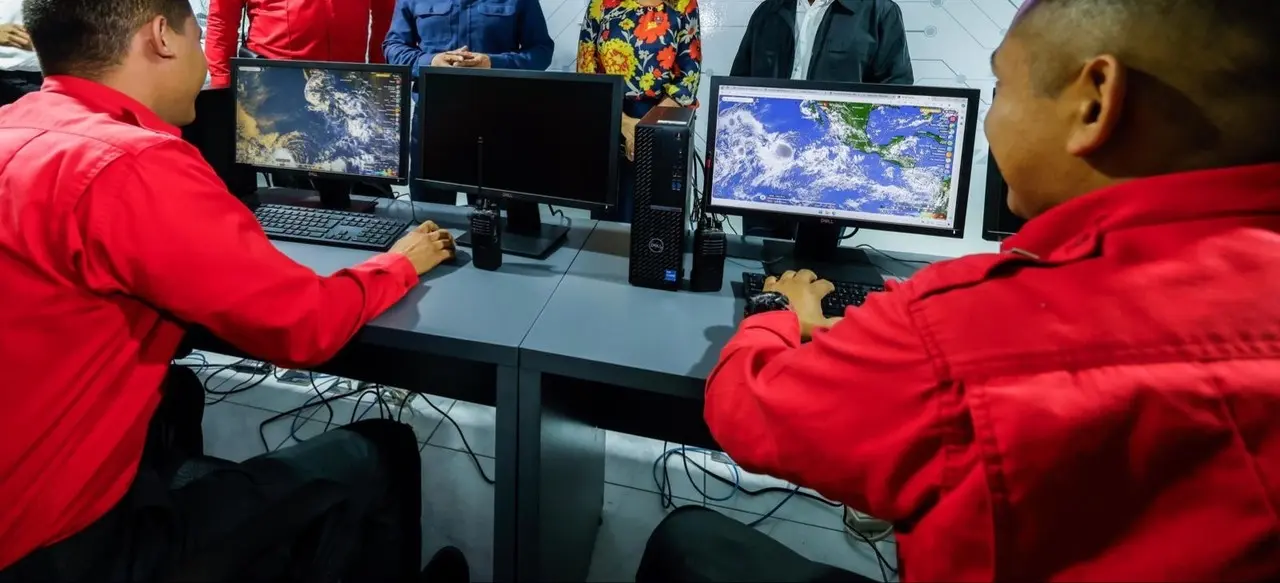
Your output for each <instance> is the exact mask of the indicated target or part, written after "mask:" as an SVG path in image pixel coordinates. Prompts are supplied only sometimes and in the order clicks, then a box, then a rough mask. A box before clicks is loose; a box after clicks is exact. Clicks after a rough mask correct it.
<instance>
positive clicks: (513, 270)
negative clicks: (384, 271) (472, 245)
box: [276, 204, 594, 367]
mask: <svg viewBox="0 0 1280 583" xmlns="http://www.w3.org/2000/svg"><path fill="white" fill-rule="evenodd" d="M407 206H408V205H407V204H397V205H395V206H393V207H392V209H391V210H390V211H387V212H384V213H383V214H396V215H399V216H403V218H406V219H407V218H408V217H407V216H404V215H405V213H404V212H403V211H401V209H402V208H407ZM468 210H469V209H467V208H465V207H449V206H443V205H426V204H419V205H418V213H417V214H418V219H419V220H427V219H430V220H432V221H435V222H436V224H439V225H440V226H441V227H444V228H448V229H450V230H451V231H453V232H454V234H455V235H456V234H460V233H461V232H463V231H464V230H465V229H466V226H465V225H466V224H467V212H468ZM396 211H401V212H396ZM593 227H594V221H580V224H575V225H574V227H573V229H571V230H570V232H569V237H568V241H567V242H566V243H565V244H564V245H563V246H562V247H561V248H560V249H558V250H557V251H556V252H554V253H552V254H551V256H549V257H548V258H547V259H545V260H536V259H530V258H526V257H515V256H511V255H508V256H506V257H504V258H503V264H502V269H501V270H500V271H496V272H495V271H483V270H480V269H475V268H474V267H472V266H471V255H470V253H471V252H470V249H468V248H466V247H462V248H459V250H458V259H457V260H456V261H455V262H453V263H452V264H445V265H441V266H440V267H437V268H436V269H434V270H432V271H431V273H429V274H427V275H426V276H424V277H423V278H422V280H421V282H420V283H419V284H418V286H417V287H416V288H414V289H413V290H412V291H410V292H409V294H408V296H406V297H405V299H403V300H401V301H399V302H397V303H396V304H395V305H394V306H392V307H391V308H390V309H389V310H387V311H386V312H385V313H383V314H382V315H381V316H379V317H378V318H376V319H374V321H373V322H370V323H369V325H368V326H366V327H365V329H364V330H361V332H360V334H359V336H357V338H356V341H357V342H360V343H368V344H373V345H378V346H386V347H390V348H398V349H404V350H410V351H413V352H419V353H427V354H438V355H442V356H448V357H452V358H460V359H465V360H469V361H478V362H487V363H492V364H498V365H504V366H512V367H514V366H516V364H517V356H518V349H519V347H520V342H521V340H523V339H524V337H525V334H526V333H527V332H528V331H529V328H530V327H531V326H532V325H533V323H534V321H535V320H537V318H538V314H539V313H540V312H541V311H542V308H543V307H544V306H545V305H546V304H547V301H548V300H549V299H550V298H551V294H552V292H554V291H555V289H556V286H557V285H559V283H560V280H561V278H562V277H563V276H564V274H565V272H566V271H567V270H568V269H569V266H570V265H571V264H572V263H573V260H574V257H575V256H576V255H577V253H578V250H579V249H580V248H581V247H582V245H583V243H584V242H585V241H586V240H587V237H588V235H589V234H590V233H591V229H592V228H593ZM276 247H277V248H279V249H280V250H282V251H284V252H285V254H287V255H288V256H289V257H291V258H292V259H294V260H295V261H297V262H299V263H301V264H303V265H306V266H307V267H310V268H311V269H313V270H315V271H316V273H325V274H327V273H333V272H335V271H337V270H339V269H342V268H344V267H349V266H351V265H355V264H357V263H359V262H360V261H363V260H364V259H367V258H369V257H371V256H373V255H374V254H373V253H371V252H367V251H357V250H351V249H342V248H336V247H325V246H320V245H307V244H301V243H286V242H277V243H276Z"/></svg>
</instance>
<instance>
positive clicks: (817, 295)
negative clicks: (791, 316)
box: [764, 269, 839, 340]
mask: <svg viewBox="0 0 1280 583" xmlns="http://www.w3.org/2000/svg"><path fill="white" fill-rule="evenodd" d="M835 289H836V286H834V285H832V284H831V282H829V281H827V280H825V279H818V275H817V274H815V273H814V272H812V271H809V270H808V269H801V270H800V271H788V272H786V273H783V274H782V276H781V277H770V278H768V279H766V280H764V291H767V292H777V293H780V294H782V295H784V296H786V298H787V301H788V302H789V303H790V305H791V310H792V311H794V312H795V313H796V316H798V317H799V318H800V337H801V338H803V339H805V340H808V339H809V338H810V337H812V336H813V331H814V330H817V329H819V328H830V327H831V326H832V325H833V324H835V323H836V322H837V321H839V319H838V318H827V317H826V316H823V315H822V298H825V297H827V294H829V293H831V292H833V291H835Z"/></svg>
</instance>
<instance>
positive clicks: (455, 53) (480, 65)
mask: <svg viewBox="0 0 1280 583" xmlns="http://www.w3.org/2000/svg"><path fill="white" fill-rule="evenodd" d="M431 66H432V67H469V68H473V69H488V68H489V67H492V66H493V62H492V61H490V60H489V55H486V54H484V53H473V52H471V51H470V50H468V49H467V47H462V48H460V49H454V50H452V51H445V52H443V53H439V54H437V55H436V56H434V57H432V58H431Z"/></svg>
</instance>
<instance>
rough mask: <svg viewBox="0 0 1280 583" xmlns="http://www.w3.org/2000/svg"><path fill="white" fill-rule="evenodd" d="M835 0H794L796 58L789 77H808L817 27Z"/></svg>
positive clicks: (801, 78)
mask: <svg viewBox="0 0 1280 583" xmlns="http://www.w3.org/2000/svg"><path fill="white" fill-rule="evenodd" d="M834 1H835V0H813V4H812V5H810V4H809V0H796V55H795V56H796V58H795V64H793V65H792V66H791V78H792V79H799V80H804V79H808V78H809V62H810V61H812V60H813V45H814V41H816V40H817V37H818V27H819V26H820V25H821V24H822V19H823V18H824V17H825V16H826V15H827V9H829V8H831V3H832V2H834Z"/></svg>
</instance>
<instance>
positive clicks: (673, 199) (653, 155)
mask: <svg viewBox="0 0 1280 583" xmlns="http://www.w3.org/2000/svg"><path fill="white" fill-rule="evenodd" d="M692 138H693V110H692V109H688V108H683V107H655V108H653V109H652V110H650V111H649V114H648V115H646V116H644V118H643V119H641V120H640V123H639V124H638V125H637V126H636V137H635V140H636V143H635V167H636V187H635V197H634V200H633V202H632V203H633V204H634V205H635V207H634V208H633V209H632V220H631V264H630V269H629V271H630V273H629V277H628V279H629V281H630V282H631V285H634V286H639V287H651V288H657V289H667V290H678V289H680V285H681V281H682V280H683V279H684V240H685V235H686V231H687V228H688V224H689V178H690V177H689V160H690V156H691V155H692V154H693V140H692Z"/></svg>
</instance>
